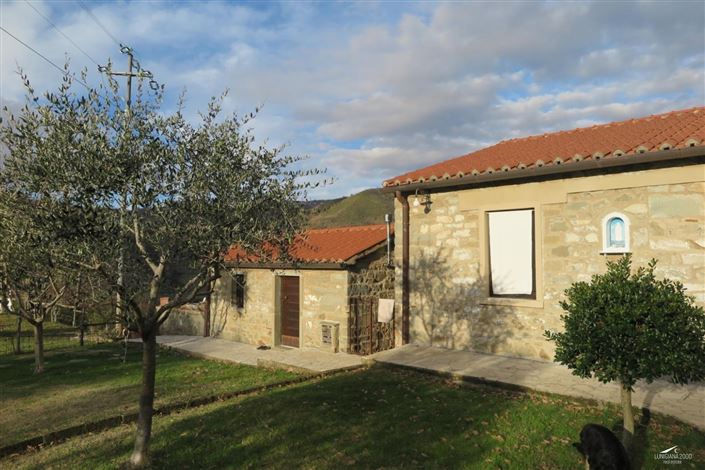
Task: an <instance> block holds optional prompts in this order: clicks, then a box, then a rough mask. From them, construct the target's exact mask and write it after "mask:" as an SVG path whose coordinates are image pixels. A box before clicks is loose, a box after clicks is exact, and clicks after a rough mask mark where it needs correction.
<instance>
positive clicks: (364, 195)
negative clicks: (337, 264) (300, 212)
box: [309, 189, 394, 228]
mask: <svg viewBox="0 0 705 470" xmlns="http://www.w3.org/2000/svg"><path fill="white" fill-rule="evenodd" d="M393 212H394V196H393V195H392V194H383V193H382V192H381V190H379V189H367V190H365V191H362V192H359V193H357V194H353V195H352V196H348V197H346V198H341V199H333V200H331V201H316V202H314V204H313V207H312V208H311V209H310V212H309V213H310V214H311V215H310V218H309V225H310V227H311V228H327V227H340V226H347V225H368V224H383V223H384V214H391V213H393Z"/></svg>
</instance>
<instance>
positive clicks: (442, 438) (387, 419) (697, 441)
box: [0, 368, 705, 469]
mask: <svg viewBox="0 0 705 470" xmlns="http://www.w3.org/2000/svg"><path fill="white" fill-rule="evenodd" d="M618 419H619V413H618V410H617V408H616V407H614V406H598V405H591V404H587V403H585V402H581V401H578V400H574V399H569V398H563V397H557V396H550V395H544V394H521V393H510V392H506V391H501V390H497V389H492V388H487V387H480V386H473V387H470V386H460V385H455V384H453V383H450V382H447V381H444V380H442V379H439V378H435V377H431V376H427V375H423V374H419V373H416V372H411V371H402V370H391V369H385V368H372V369H369V370H366V371H358V372H350V373H345V374H341V375H336V376H332V377H329V378H326V379H321V380H317V381H315V382H309V383H305V384H299V385H295V386H291V387H287V388H282V389H276V390H273V391H269V392H266V393H261V394H258V395H254V396H248V397H242V398H239V399H234V400H229V401H225V402H220V403H214V404H210V405H207V406H203V407H200V408H193V409H189V410H185V411H183V412H180V413H178V414H173V415H169V416H165V417H160V418H157V419H156V420H155V427H154V433H153V441H152V452H153V453H152V455H153V466H154V468H165V469H167V468H168V469H174V468H179V469H182V468H183V469H185V468H282V469H284V468H287V469H288V468H311V469H313V468H316V469H319V468H339V467H351V468H492V469H494V468H503V469H514V468H517V469H542V468H552V469H571V468H575V469H579V468H584V467H583V466H582V463H581V461H580V458H579V455H578V453H577V451H576V450H575V449H574V448H573V447H572V446H571V443H572V442H574V441H576V440H577V436H578V433H579V431H580V428H581V427H582V426H583V425H584V424H585V423H587V422H594V423H602V424H605V425H607V426H608V427H612V425H613V424H614V423H615V422H616V421H618ZM133 432H134V426H129V425H125V426H119V427H116V428H113V429H111V430H109V431H106V432H102V433H98V434H93V435H89V436H85V437H81V438H76V439H72V440H70V441H67V442H65V443H63V444H60V445H57V446H54V447H49V448H46V449H44V450H41V451H39V452H33V453H28V454H25V455H22V456H16V457H13V458H10V459H6V460H5V461H0V467H2V466H6V467H8V468H86V469H94V468H95V469H99V468H117V467H119V466H120V465H121V464H122V463H123V462H125V461H126V460H127V458H128V457H129V453H130V450H131V446H132V438H133ZM640 444H641V448H640V449H639V450H638V459H637V464H638V465H641V464H643V467H644V468H662V467H661V465H662V464H659V463H658V462H656V461H655V460H654V458H653V454H654V453H655V452H658V451H660V450H663V449H665V448H668V447H671V446H673V445H678V446H679V448H680V451H681V452H692V453H694V454H695V459H694V461H693V464H692V465H690V464H689V463H684V464H683V465H682V466H679V467H681V468H691V467H696V466H697V467H696V468H702V465H703V463H705V434H704V433H702V432H698V431H696V430H694V429H693V428H691V427H689V426H687V425H684V424H681V423H678V422H677V421H675V420H672V419H670V418H666V417H662V416H657V415H656V416H653V417H652V420H651V422H650V423H649V425H648V427H647V428H646V429H645V430H642V432H641V436H640ZM635 468H638V466H637V467H635Z"/></svg>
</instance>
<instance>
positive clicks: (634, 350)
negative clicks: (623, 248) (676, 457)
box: [545, 255, 705, 447]
mask: <svg viewBox="0 0 705 470" xmlns="http://www.w3.org/2000/svg"><path fill="white" fill-rule="evenodd" d="M631 264H632V262H631V256H630V255H625V256H624V257H621V258H620V259H619V260H617V261H608V262H607V272H605V273H604V274H598V275H595V276H593V277H592V280H591V281H590V282H589V283H588V282H577V283H574V284H573V285H572V286H571V287H570V288H569V289H567V290H566V292H565V295H566V300H564V301H562V302H561V307H562V308H563V310H565V311H566V312H567V313H566V314H565V315H562V316H561V319H562V321H563V323H564V327H565V329H564V331H563V332H551V331H546V333H545V336H546V337H547V338H548V340H550V341H554V342H555V343H556V355H555V361H556V362H559V363H561V364H564V365H566V366H568V367H569V368H570V369H572V370H573V374H575V375H578V376H580V377H584V378H588V377H593V376H594V377H596V378H597V379H598V380H600V381H601V382H604V383H608V382H618V383H619V386H620V389H621V403H622V410H623V420H624V436H623V441H624V443H625V445H626V446H627V447H629V446H630V445H631V440H632V436H633V434H634V416H633V412H632V396H631V394H632V391H633V388H634V385H635V384H636V382H637V381H638V380H646V381H647V382H652V381H653V380H654V379H657V378H660V377H668V378H669V379H670V380H671V381H672V382H674V383H676V384H685V383H688V382H689V381H697V380H702V379H703V378H705V312H703V309H702V307H699V306H697V305H695V303H694V299H693V298H692V297H689V296H688V295H686V292H685V288H684V287H683V285H682V284H681V283H680V282H677V281H673V280H670V279H657V278H656V276H655V274H654V269H655V267H656V260H651V262H650V263H649V264H648V266H647V267H639V268H638V269H636V271H634V272H632V269H631Z"/></svg>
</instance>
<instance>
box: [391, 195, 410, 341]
mask: <svg viewBox="0 0 705 470" xmlns="http://www.w3.org/2000/svg"><path fill="white" fill-rule="evenodd" d="M394 195H395V197H396V199H397V201H399V203H400V204H401V207H402V218H401V224H402V241H401V250H402V251H401V253H402V254H401V343H402V344H408V343H409V197H408V195H407V194H402V192H401V191H396V192H395V194H394Z"/></svg>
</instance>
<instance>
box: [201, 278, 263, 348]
mask: <svg viewBox="0 0 705 470" xmlns="http://www.w3.org/2000/svg"><path fill="white" fill-rule="evenodd" d="M238 272H242V273H244V274H245V284H246V285H245V306H244V308H237V307H236V306H235V305H234V303H233V298H232V295H233V289H232V284H233V277H232V276H231V275H230V274H229V273H224V274H223V276H222V277H221V278H220V279H218V281H217V282H216V286H215V292H214V294H213V299H212V306H211V334H212V335H213V336H217V337H220V338H223V339H229V340H233V341H239V342H242V343H248V344H257V345H269V346H272V344H274V336H275V327H276V318H275V296H276V289H275V281H276V276H275V275H274V274H273V273H272V271H271V270H269V269H243V270H240V271H238Z"/></svg>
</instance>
